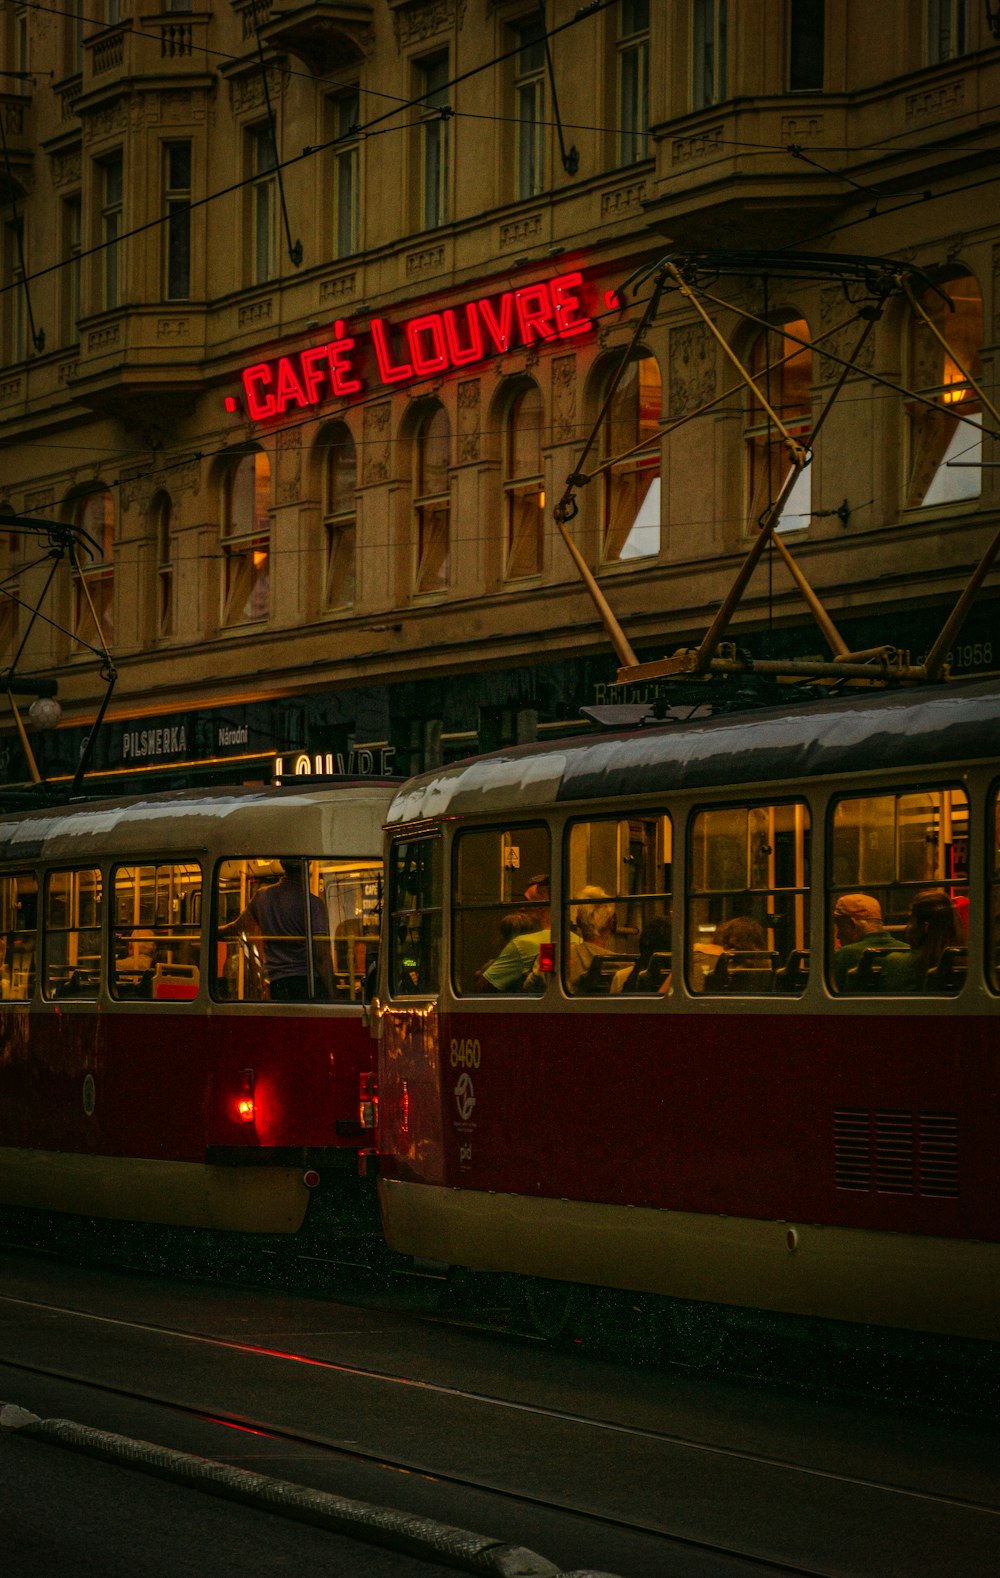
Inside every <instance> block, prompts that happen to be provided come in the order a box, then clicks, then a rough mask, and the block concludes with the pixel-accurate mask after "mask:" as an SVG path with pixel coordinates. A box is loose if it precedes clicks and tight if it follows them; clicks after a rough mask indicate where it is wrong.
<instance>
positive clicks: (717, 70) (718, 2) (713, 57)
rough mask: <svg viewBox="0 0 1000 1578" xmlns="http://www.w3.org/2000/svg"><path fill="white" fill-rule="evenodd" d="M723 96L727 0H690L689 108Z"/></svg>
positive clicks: (701, 107)
mask: <svg viewBox="0 0 1000 1578" xmlns="http://www.w3.org/2000/svg"><path fill="white" fill-rule="evenodd" d="M725 97H726V0H692V5H691V108H692V109H695V110H704V109H708V108H709V106H710V105H712V104H720V103H721V102H722V100H723V99H724V98H725Z"/></svg>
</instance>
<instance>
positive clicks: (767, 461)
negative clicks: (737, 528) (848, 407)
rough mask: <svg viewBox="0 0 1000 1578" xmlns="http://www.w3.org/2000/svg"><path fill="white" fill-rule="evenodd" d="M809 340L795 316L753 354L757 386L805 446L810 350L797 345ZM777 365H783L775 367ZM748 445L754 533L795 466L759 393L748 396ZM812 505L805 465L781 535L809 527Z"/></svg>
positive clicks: (783, 516)
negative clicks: (801, 341)
mask: <svg viewBox="0 0 1000 1578" xmlns="http://www.w3.org/2000/svg"><path fill="white" fill-rule="evenodd" d="M793 336H794V338H793ZM808 338H809V325H808V323H807V322H806V320H805V319H804V318H796V319H794V321H793V322H791V323H786V324H784V325H782V326H780V327H777V328H774V329H769V330H767V331H766V332H765V333H764V334H762V335H760V336H759V338H758V339H757V340H756V341H755V343H754V347H753V350H752V351H751V353H750V371H751V372H752V373H753V376H754V381H755V383H756V384H757V387H758V388H759V389H761V390H762V391H763V393H764V395H765V397H766V399H767V401H768V403H769V405H770V406H771V408H772V409H773V410H774V411H776V412H777V414H778V416H779V417H780V418H781V420H782V422H783V423H784V425H785V427H786V428H787V430H788V432H789V433H791V435H792V437H793V438H796V439H798V441H799V442H800V443H801V444H808V442H809V435H810V433H811V431H812V351H811V350H809V349H808V348H807V347H806V346H803V345H799V343H798V341H799V340H808ZM776 363H778V364H780V365H777V366H776V365H775V364H776ZM769 367H770V371H768V368H769ZM746 443H747V470H748V473H749V486H748V495H749V501H750V505H749V511H748V518H749V530H750V532H751V534H752V533H753V532H755V531H756V529H757V522H758V521H759V520H760V517H761V516H762V515H763V514H764V511H765V510H766V509H767V508H768V506H769V505H770V504H771V503H772V501H773V500H774V499H776V498H777V496H778V492H779V489H780V488H781V484H782V483H783V482H784V480H785V477H786V476H787V475H788V471H789V468H790V467H791V464H792V462H791V458H790V456H789V453H788V446H787V444H786V443H785V440H784V438H783V437H782V435H781V433H780V432H779V431H778V429H777V427H776V426H775V424H774V422H772V420H771V419H770V417H769V416H768V414H767V412H766V411H765V409H764V407H763V406H762V405H761V403H760V401H759V400H758V399H757V397H756V395H751V396H750V413H749V420H748V422H747V428H746ZM811 501H812V487H811V481H810V475H809V467H808V466H807V467H806V469H805V470H804V471H802V472H800V473H799V477H798V480H797V482H796V483H795V486H794V487H793V488H792V491H791V493H790V494H789V496H788V498H787V499H786V500H785V507H784V509H783V510H782V512H781V519H780V520H779V522H778V529H779V531H799V530H801V529H802V527H804V526H808V525H809V520H810V515H811V508H812V504H811Z"/></svg>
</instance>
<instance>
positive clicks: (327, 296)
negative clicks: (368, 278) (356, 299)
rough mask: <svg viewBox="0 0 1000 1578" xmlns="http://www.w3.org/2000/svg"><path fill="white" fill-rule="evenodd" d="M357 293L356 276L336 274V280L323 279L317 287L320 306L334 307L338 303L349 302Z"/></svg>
mask: <svg viewBox="0 0 1000 1578" xmlns="http://www.w3.org/2000/svg"><path fill="white" fill-rule="evenodd" d="M357 293H358V286H357V275H356V274H338V275H337V277H336V279H325V280H324V281H323V283H322V285H321V286H320V287H319V300H320V306H322V307H326V306H331V305H335V304H336V303H337V302H339V301H349V300H350V298H351V297H352V296H356V295H357Z"/></svg>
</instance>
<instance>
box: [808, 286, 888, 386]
mask: <svg viewBox="0 0 1000 1578" xmlns="http://www.w3.org/2000/svg"><path fill="white" fill-rule="evenodd" d="M849 312H850V308H849V304H848V303H847V302H846V301H845V300H844V295H843V292H842V291H841V290H839V289H838V288H837V287H836V286H833V285H830V286H827V287H826V289H825V290H822V291H821V292H820V298H819V321H820V333H821V334H825V333H826V331H827V330H828V329H832V328H834V327H835V325H836V324H837V323H838V322H839V321H841V320H843V319H844V318H846V317H848V316H849ZM863 327H864V324H863V323H860V322H859V321H858V319H857V318H854V319H852V320H851V321H849V322H847V323H844V324H843V326H842V327H841V328H840V329H838V330H837V332H836V334H833V335H831V337H830V339H828V340H824V342H823V348H821V350H820V365H819V375H820V378H821V379H823V380H824V381H825V380H826V379H829V378H837V377H838V376H839V374H840V372H841V371H842V365H841V363H840V362H839V361H834V359H833V356H830V355H828V354H824V351H825V352H830V351H832V352H833V355H834V356H842V357H844V358H847V357H850V358H851V360H852V361H854V362H856V365H857V366H858V367H862V368H865V369H866V370H867V369H869V368H872V367H874V365H875V336H876V334H877V333H878V329H877V328H876V329H874V330H873V331H872V333H871V334H869V336H868V338H867V340H866V341H865V343H864V345H863V346H862V347H861V351H860V354H859V355H858V356H857V357H855V355H854V347H855V346H856V345H857V343H858V340H859V339H860V338H861V331H862V329H863Z"/></svg>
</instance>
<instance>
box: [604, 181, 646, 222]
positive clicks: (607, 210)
mask: <svg viewBox="0 0 1000 1578" xmlns="http://www.w3.org/2000/svg"><path fill="white" fill-rule="evenodd" d="M645 197H646V183H645V181H633V182H632V184H631V185H630V186H619V187H616V188H615V190H614V191H613V192H605V193H604V194H603V195H602V197H601V218H602V219H624V218H625V216H626V215H627V214H637V213H638V212H639V210H640V208H641V206H642V204H643V202H644V200H645Z"/></svg>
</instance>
